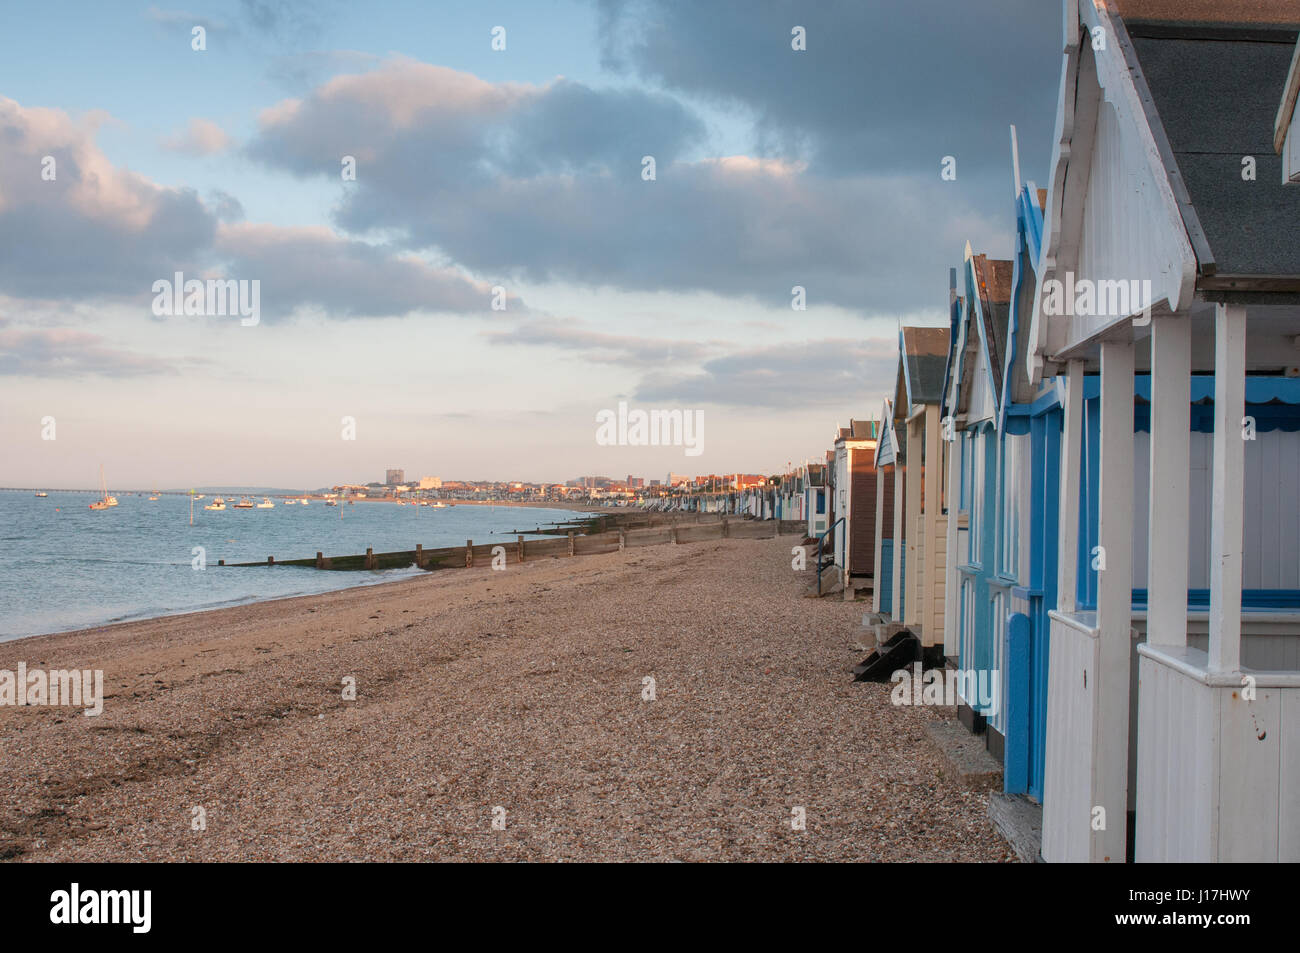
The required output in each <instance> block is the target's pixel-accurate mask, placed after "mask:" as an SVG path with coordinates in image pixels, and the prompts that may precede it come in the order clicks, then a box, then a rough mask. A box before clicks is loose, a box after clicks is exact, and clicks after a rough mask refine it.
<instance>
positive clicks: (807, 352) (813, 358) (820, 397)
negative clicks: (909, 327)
mask: <svg viewBox="0 0 1300 953" xmlns="http://www.w3.org/2000/svg"><path fill="white" fill-rule="evenodd" d="M897 360H898V342H897V341H896V340H893V341H891V340H887V339H884V338H876V339H867V340H859V339H856V338H855V339H827V340H821V341H811V342H807V343H803V344H783V345H776V346H773V347H765V348H757V349H752V350H746V351H741V352H739V353H735V354H729V355H726V356H723V357H718V358H714V359H713V360H710V361H706V362H705V364H704V367H703V370H702V372H700V373H693V374H671V373H664V374H650V375H647V376H646V377H645V378H643V379H642V381H641V383H640V384H639V386H638V387H637V388H636V398H637V400H641V401H659V402H671V401H677V402H686V403H694V404H723V405H731V406H741V407H780V408H785V409H791V408H796V407H806V406H810V405H830V404H843V403H844V402H845V401H853V402H861V403H863V404H864V405H865V403H866V401H867V399H868V397H869V395H868V393H867V391H866V390H865V387H864V382H865V381H877V382H880V381H890V380H892V375H893V372H894V365H895V363H896V362H897ZM868 410H874V408H868V407H866V406H864V407H863V412H867V411H868Z"/></svg>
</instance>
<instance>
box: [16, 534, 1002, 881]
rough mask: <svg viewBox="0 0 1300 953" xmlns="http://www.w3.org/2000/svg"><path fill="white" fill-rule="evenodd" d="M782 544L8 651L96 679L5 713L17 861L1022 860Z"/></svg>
mask: <svg viewBox="0 0 1300 953" xmlns="http://www.w3.org/2000/svg"><path fill="white" fill-rule="evenodd" d="M795 542H797V537H777V538H774V539H762V540H750V539H730V540H718V541H712V542H704V543H696V544H691V545H680V546H672V545H665V546H654V547H646V548H642V549H629V550H627V551H624V552H616V553H609V554H605V555H595V556H585V557H581V558H578V559H568V558H543V559H537V560H530V561H528V562H525V563H523V564H518V565H514V564H512V565H510V566H509V567H508V568H507V569H506V570H504V571H493V570H491V569H490V568H487V567H476V568H473V569H465V570H442V571H438V572H434V573H430V574H428V575H425V576H420V577H417V578H413V579H407V580H403V581H400V582H393V583H387V584H381V585H375V586H369V587H365V588H360V589H348V590H340V591H334V592H329V593H324V594H318V595H310V596H302V597H297V598H291V599H282V600H277V601H272V602H264V603H258V604H255V605H248V606H240V607H235V608H228V609H220V610H215V611H210V612H202V613H194V614H190V615H182V616H172V617H167V618H160V619H152V620H147V621H141V622H132V623H126V624H121V625H116V626H111V627H107V628H103V629H97V630H83V631H79V632H70V633H64V634H58V635H49V636H38V637H34V638H29V639H20V640H17V641H14V642H10V643H5V644H0V669H11V670H12V669H15V668H16V667H17V665H18V663H19V662H25V663H26V665H27V666H28V667H29V668H31V667H42V668H50V669H54V668H69V669H86V668H94V669H102V670H103V671H104V691H105V699H104V710H103V713H102V714H101V715H99V716H98V717H86V716H84V715H82V713H81V711H80V710H79V709H68V708H51V707H47V708H32V707H24V708H12V707H6V708H0V738H2V739H3V743H2V744H0V769H2V770H3V772H4V775H5V777H6V778H7V779H8V782H9V783H8V786H7V792H6V797H5V798H4V801H3V808H2V809H0V857H3V858H4V859H7V860H10V861H136V860H142V861H173V860H186V861H419V860H439V861H492V860H499V861H505V862H509V861H686V862H694V861H755V860H757V861H859V862H863V861H865V862H871V861H1003V860H1014V859H1015V855H1014V853H1013V851H1012V850H1011V848H1010V847H1009V846H1008V845H1007V843H1006V842H1005V841H1004V840H1003V839H1002V838H1001V837H1000V836H999V835H998V834H997V832H996V831H995V830H994V828H993V826H992V824H991V822H990V821H989V819H988V814H987V809H988V795H987V794H984V793H979V792H975V791H969V790H966V789H964V788H963V787H961V786H960V785H959V784H958V783H957V782H956V781H954V780H952V779H950V778H949V777H948V775H946V774H945V772H944V771H943V770H942V764H941V758H940V756H939V754H938V752H937V751H936V750H934V749H933V748H932V746H931V745H930V744H928V743H927V740H926V736H925V725H926V723H927V721H928V720H931V719H935V718H939V717H950V716H951V711H949V710H947V709H941V708H919V707H898V706H894V705H892V704H891V703H890V697H889V696H890V686H889V685H886V684H855V683H853V682H852V680H851V675H850V669H851V667H852V665H853V664H854V663H855V662H857V661H859V660H860V658H861V656H862V655H863V654H864V653H863V651H862V650H861V649H860V648H857V647H856V646H857V644H858V643H859V641H860V639H861V638H862V637H863V635H862V632H863V630H862V629H861V626H860V622H861V617H862V614H863V612H864V609H865V603H861V602H859V603H852V602H844V601H842V600H841V599H840V598H839V597H838V596H836V597H833V598H826V599H820V600H818V599H811V598H807V597H806V590H807V588H808V585H809V583H810V582H811V580H812V575H811V573H810V572H803V573H797V572H794V571H793V570H792V569H791V555H790V553H791V549H790V548H791V546H792V545H793V544H794V543H795ZM247 571H250V572H256V571H258V570H247ZM648 679H652V680H653V681H652V682H651V681H647V680H648ZM348 680H352V684H354V685H355V700H349V699H346V698H345V697H344V695H345V694H346V686H347V684H348ZM795 808H802V809H803V812H802V816H803V817H804V818H805V819H806V829H803V830H796V829H794V827H793V826H792V817H794V816H795V815H794V813H792V812H793V811H794V809H795ZM494 820H495V821H496V828H494V826H493V822H494Z"/></svg>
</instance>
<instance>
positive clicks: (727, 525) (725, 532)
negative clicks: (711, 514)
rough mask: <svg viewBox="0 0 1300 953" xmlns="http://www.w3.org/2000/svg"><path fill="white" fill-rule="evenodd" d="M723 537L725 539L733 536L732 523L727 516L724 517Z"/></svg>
mask: <svg viewBox="0 0 1300 953" xmlns="http://www.w3.org/2000/svg"><path fill="white" fill-rule="evenodd" d="M722 538H723V539H730V538H731V524H730V523H728V522H727V518H726V517H725V516H724V517H723V518H722Z"/></svg>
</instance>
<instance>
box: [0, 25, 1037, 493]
mask: <svg viewBox="0 0 1300 953" xmlns="http://www.w3.org/2000/svg"><path fill="white" fill-rule="evenodd" d="M5 10H6V23H5V29H4V31H3V32H2V33H0V64H3V65H0V408H2V410H3V412H2V413H0V441H2V442H3V445H4V446H5V448H6V450H5V452H4V453H3V454H0V485H4V486H42V487H49V488H57V487H86V486H93V485H95V484H96V483H97V480H98V468H99V466H100V465H101V464H102V465H103V466H104V467H105V468H106V471H107V473H108V475H109V482H110V483H111V484H113V485H116V486H131V487H149V486H159V487H184V486H190V485H232V484H243V485H253V484H257V485H274V486H299V487H316V486H322V485H329V484H334V483H340V482H369V481H372V480H382V479H383V474H384V470H385V469H386V468H389V467H401V468H404V469H405V471H406V474H407V477H408V478H414V477H418V476H422V475H437V476H440V477H442V478H444V479H492V480H506V479H509V480H526V481H548V482H549V481H560V480H566V479H572V478H574V477H577V476H581V475H597V474H598V475H606V476H614V477H624V476H627V475H629V474H631V475H637V476H643V477H646V478H651V479H662V478H664V477H665V476H666V475H667V473H668V472H670V471H672V472H677V473H687V474H697V473H698V474H706V473H734V472H746V473H757V472H763V473H776V472H781V471H783V470H784V469H785V468H786V466H787V464H789V463H794V464H796V465H797V464H799V463H802V462H803V461H804V460H818V459H821V458H822V457H823V456H824V454H825V451H826V450H827V449H828V448H829V447H830V446H831V444H832V442H833V439H834V435H835V428H836V426H837V425H847V423H848V421H849V418H850V417H853V418H857V419H869V418H873V417H875V416H877V415H878V414H879V413H880V408H881V404H882V401H883V399H884V396H885V394H886V393H888V392H889V391H890V390H891V389H892V386H893V381H894V374H895V367H896V363H897V340H898V327H899V326H900V324H926V325H935V324H943V323H946V315H947V299H948V269H949V268H950V267H954V266H957V265H959V264H960V263H961V261H962V254H963V250H964V248H965V246H966V243H967V242H970V243H971V245H972V247H973V248H974V250H975V251H976V252H983V253H986V254H989V255H991V256H994V257H1009V255H1010V252H1011V247H1012V242H1013V239H1014V221H1015V220H1014V208H1013V202H1012V199H1013V189H1012V171H1011V151H1010V144H1009V129H1008V127H1009V126H1010V125H1011V124H1014V125H1015V126H1016V127H1017V132H1018V140H1019V148H1020V163H1021V170H1022V176H1023V178H1024V179H1025V180H1026V181H1036V182H1038V183H1039V184H1041V185H1046V170H1047V164H1048V161H1049V158H1050V152H1051V135H1052V130H1053V126H1054V120H1055V110H1056V99H1057V90H1058V76H1059V68H1060V43H1061V29H1060V19H1061V9H1060V4H1058V3H1055V2H1044V0H989V2H986V3H978V4H976V3H970V2H968V0H888V2H886V0H874V2H873V0H819V2H817V3H815V4H814V3H786V2H774V0H772V2H765V0H749V2H741V0H704V2H688V0H526V2H517V3H504V2H477V3H472V2H445V3H430V2H423V3H417V2H409V3H407V2H375V3H370V4H356V3H344V2H335V0H320V2H292V0H290V2H271V0H228V2H221V3H202V4H200V3H186V5H185V6H183V7H172V6H166V5H161V4H159V3H127V2H114V3H102V2H86V3H58V2H50V3H30V4H25V3H16V2H7V3H6V6H5ZM800 27H801V28H802V31H801V36H802V37H803V44H802V45H803V46H804V47H805V48H804V49H794V48H793V47H794V46H796V45H799V43H798V41H797V40H796V33H798V32H799V31H797V29H796V28H800ZM196 34H197V35H196ZM196 47H201V48H196ZM647 157H651V158H652V159H653V177H650V174H649V173H650V171H651V170H650V169H649V167H648V163H647V162H646V159H647ZM945 157H952V159H953V160H954V162H955V170H956V175H955V178H952V179H950V180H946V179H944V178H943V177H942V176H941V171H942V169H943V163H944V159H945ZM349 173H354V174H353V175H350V174H349ZM177 272H179V273H181V275H182V281H183V282H184V281H191V280H197V281H200V282H206V281H208V280H210V279H223V280H235V281H244V282H249V283H250V284H248V285H246V286H245V288H246V289H251V288H252V285H251V282H253V281H256V282H257V283H258V284H257V288H258V298H257V301H258V305H259V307H258V309H257V312H256V323H253V322H252V320H251V319H250V318H245V319H244V320H241V316H240V315H239V314H234V315H232V314H228V313H227V314H215V313H191V314H186V313H183V311H184V309H182V313H177V314H169V313H166V309H165V308H162V307H161V305H160V303H159V301H160V299H166V300H171V298H170V296H168V295H159V294H158V293H157V290H156V289H155V283H156V282H159V281H167V282H174V280H175V275H176V273H177ZM796 287H798V288H802V289H803V292H802V297H803V304H804V307H803V308H802V309H797V308H795V307H794V306H793V305H794V304H795V303H796V301H795V298H796V295H795V292H794V290H793V289H795V288H796ZM194 310H204V309H201V308H196V309H194ZM160 312H161V313H160ZM620 403H624V404H626V405H627V407H628V408H629V409H630V410H636V409H643V410H646V411H650V410H662V411H671V410H682V411H683V412H690V413H694V414H697V415H702V419H703V439H702V441H700V442H699V448H700V450H701V452H699V453H698V455H694V454H691V455H688V454H687V453H686V452H685V450H686V448H684V447H682V446H628V445H606V444H607V443H608V442H607V441H605V442H601V441H598V440H597V415H598V414H599V413H600V412H601V411H603V410H616V409H617V408H618V406H619V404H620Z"/></svg>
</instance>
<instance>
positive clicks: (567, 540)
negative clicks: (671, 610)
mask: <svg viewBox="0 0 1300 953" xmlns="http://www.w3.org/2000/svg"><path fill="white" fill-rule="evenodd" d="M709 515H710V514H698V513H697V514H664V513H639V512H638V513H618V514H606V515H602V516H600V517H598V518H596V519H593V520H591V521H590V522H589V524H588V525H589V528H590V531H589V532H585V533H579V532H576V531H575V530H573V529H553V530H540V531H538V530H532V531H529V532H528V534H522V533H516V534H513V535H514V536H515V538H514V540H511V541H506V540H504V539H502V540H499V541H496V542H491V543H475V542H474V541H473V540H472V539H467V540H465V545H464V546H445V547H441V548H437V549H425V548H424V547H423V546H422V545H417V546H416V547H415V548H414V549H406V550H399V551H396V552H387V553H377V552H375V551H374V550H373V549H367V550H366V551H365V552H364V553H361V554H358V555H348V556H326V555H325V554H324V552H317V553H316V555H315V556H314V557H308V558H306V559H276V558H275V557H274V556H268V557H267V558H266V562H252V563H231V564H230V567H229V568H234V567H251V566H306V567H310V568H314V569H323V570H334V571H345V572H358V571H365V570H369V571H376V570H383V569H408V568H410V567H412V566H414V567H417V568H420V569H424V570H428V571H433V570H436V569H454V568H460V567H470V566H475V565H479V566H486V565H491V564H492V561H493V559H496V560H497V564H498V565H499V564H500V560H501V559H502V558H504V559H505V563H506V565H510V564H514V563H521V562H525V561H527V560H529V559H543V558H546V557H556V556H591V555H596V554H599V553H613V552H618V551H620V550H624V549H636V548H638V547H641V546H662V545H666V544H678V545H680V544H686V543H699V542H704V541H706V540H713V539H771V538H772V537H774V536H778V535H781V536H789V535H795V534H798V535H802V534H803V533H804V531H805V529H806V526H805V524H804V522H803V521H802V520H754V519H738V518H735V517H720V518H714V519H708V518H707V517H708V516H709ZM611 526H612V528H611ZM559 533H563V534H564V535H563V536H560V535H558V534H559ZM526 535H529V536H534V537H536V536H539V535H545V536H548V538H546V539H537V538H532V539H528V538H526ZM218 565H219V566H225V565H226V562H225V560H220V561H218Z"/></svg>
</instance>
